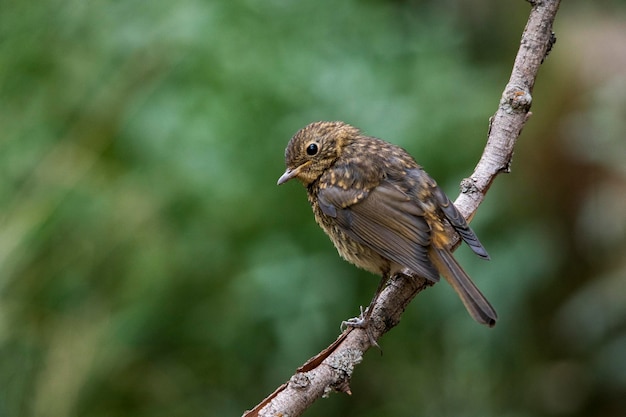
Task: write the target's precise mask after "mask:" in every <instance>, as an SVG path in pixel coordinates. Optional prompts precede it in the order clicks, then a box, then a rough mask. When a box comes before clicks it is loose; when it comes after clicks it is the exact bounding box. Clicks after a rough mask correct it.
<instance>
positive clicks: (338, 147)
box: [278, 122, 360, 185]
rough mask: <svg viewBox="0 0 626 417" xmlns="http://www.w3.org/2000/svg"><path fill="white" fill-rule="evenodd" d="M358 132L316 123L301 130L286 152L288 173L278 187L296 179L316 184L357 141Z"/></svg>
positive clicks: (340, 125)
mask: <svg viewBox="0 0 626 417" xmlns="http://www.w3.org/2000/svg"><path fill="white" fill-rule="evenodd" d="M359 134H360V132H359V130H358V129H357V128H355V127H353V126H350V125H349V124H346V123H344V122H315V123H311V124H310V125H308V126H305V127H304V128H302V129H300V130H299V131H298V132H297V133H296V134H295V135H293V137H292V138H291V140H290V141H289V144H288V145H287V149H285V165H286V166H287V169H286V170H285V173H284V174H283V175H281V177H280V178H279V179H278V185H280V184H284V183H286V182H287V181H289V180H290V179H292V178H297V179H298V180H300V181H301V182H302V183H303V184H304V185H309V184H311V183H312V182H314V181H315V180H317V179H318V178H319V177H320V176H321V175H322V174H323V173H324V171H326V170H327V169H328V168H330V167H331V166H332V165H333V164H334V163H335V161H336V160H337V158H338V157H339V156H340V155H341V152H342V149H343V148H344V146H346V145H347V144H348V143H349V142H350V141H351V140H353V139H354V138H356V137H358V136H359Z"/></svg>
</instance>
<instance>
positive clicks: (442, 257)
mask: <svg viewBox="0 0 626 417" xmlns="http://www.w3.org/2000/svg"><path fill="white" fill-rule="evenodd" d="M429 255H430V259H431V261H432V262H433V264H434V265H435V267H437V269H438V270H439V273H440V274H441V275H443V277H444V278H445V279H446V281H448V283H449V284H450V285H451V286H452V288H454V290H455V291H456V293H457V294H458V295H459V297H460V298H461V301H463V304H464V305H465V308H466V309H467V312H468V313H469V314H470V316H472V317H473V318H474V320H476V321H477V322H479V323H481V324H486V325H487V326H489V327H493V326H494V325H495V324H496V319H497V318H498V315H497V314H496V311H495V310H494V309H493V307H492V306H491V304H490V303H489V301H487V299H486V298H485V296H484V295H483V294H482V293H481V292H480V290H479V289H478V288H477V287H476V285H474V283H473V282H472V280H471V278H470V277H469V276H468V275H467V274H466V273H465V271H464V270H463V268H461V265H459V263H458V262H457V261H456V259H454V257H453V256H452V253H450V252H449V251H448V250H447V249H438V248H434V247H431V250H430V251H429Z"/></svg>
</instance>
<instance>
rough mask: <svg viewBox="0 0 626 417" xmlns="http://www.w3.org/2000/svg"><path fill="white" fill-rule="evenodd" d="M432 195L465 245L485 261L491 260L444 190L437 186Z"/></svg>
mask: <svg viewBox="0 0 626 417" xmlns="http://www.w3.org/2000/svg"><path fill="white" fill-rule="evenodd" d="M432 195H433V196H434V197H435V200H436V201H437V204H438V205H439V208H440V209H441V211H442V212H443V214H444V215H445V216H446V219H448V221H449V222H450V224H451V225H452V227H454V230H456V232H457V233H458V234H459V235H460V236H461V238H462V239H463V240H464V241H465V243H467V244H468V245H469V247H470V248H471V249H472V250H473V251H474V253H475V254H476V255H478V256H480V257H481V258H484V259H489V254H487V251H486V250H485V248H484V247H483V245H482V244H481V243H480V241H479V240H478V237H477V236H476V234H475V233H474V231H473V230H472V229H471V228H470V227H469V225H468V224H467V222H466V221H465V218H464V217H463V215H462V214H461V212H459V210H458V209H457V208H456V207H455V206H454V204H453V203H452V201H450V199H449V198H448V196H447V195H446V194H445V193H444V192H443V190H442V189H441V188H439V187H438V186H436V185H435V187H434V188H433V189H432Z"/></svg>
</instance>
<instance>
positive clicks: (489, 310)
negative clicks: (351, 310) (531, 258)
mask: <svg viewBox="0 0 626 417" xmlns="http://www.w3.org/2000/svg"><path fill="white" fill-rule="evenodd" d="M285 164H286V166H287V169H286V171H285V173H284V174H283V175H282V176H281V177H280V178H279V179H278V184H279V185H280V184H284V183H285V182H287V181H289V180H291V179H293V178H297V179H298V180H300V182H302V184H303V185H304V186H305V187H306V189H307V194H308V199H309V203H310V204H311V207H312V208H313V213H314V215H315V220H316V221H317V223H318V224H319V225H320V226H321V227H322V229H324V231H325V232H326V234H327V235H328V236H329V237H330V240H332V242H333V244H334V245H335V247H336V248H337V251H338V252H339V254H340V255H341V256H342V257H343V258H344V259H346V260H347V261H348V262H351V263H352V264H354V265H356V266H358V267H360V268H363V269H366V270H368V271H370V272H373V273H375V274H379V275H381V276H382V279H381V283H380V285H379V287H378V290H377V292H376V295H375V296H374V300H373V302H374V301H375V300H376V298H377V296H378V294H379V293H380V291H381V290H382V289H383V288H384V285H385V283H386V281H387V280H388V279H389V277H391V276H393V275H394V274H397V273H404V274H408V275H418V276H420V277H423V278H425V279H427V280H430V281H433V282H437V281H439V276H440V275H443V277H444V278H445V279H446V280H447V281H448V283H449V284H450V285H451V286H452V288H454V290H455V291H456V292H457V294H458V295H459V297H460V298H461V301H462V302H463V304H464V305H465V308H466V309H467V311H468V312H469V314H470V315H471V316H472V317H473V318H474V320H476V321H477V322H479V323H481V324H485V325H487V326H490V327H491V326H493V325H495V323H496V319H497V315H496V312H495V310H494V309H493V307H492V306H491V304H490V303H489V301H487V299H486V298H485V296H484V295H483V294H482V293H481V292H480V291H479V290H478V288H477V287H476V285H474V283H473V282H472V280H471V279H470V277H469V276H468V275H467V274H466V273H465V271H464V270H463V268H461V266H460V265H459V264H458V262H457V261H456V260H455V259H454V257H453V256H452V253H451V252H450V251H449V250H448V244H449V243H450V240H451V239H450V237H449V236H448V234H447V233H446V231H445V226H446V224H449V225H450V226H452V228H454V230H455V231H456V232H457V233H458V234H459V235H460V236H461V238H462V239H463V240H464V241H465V242H466V243H467V244H468V245H469V247H470V248H471V249H472V250H473V251H474V252H475V253H476V254H477V255H478V256H480V257H481V258H484V259H489V255H488V254H487V251H486V250H485V249H484V248H483V246H482V245H481V243H480V241H479V240H478V238H477V237H476V235H475V234H474V232H473V231H472V229H470V227H469V226H468V225H467V222H466V221H465V219H464V218H463V216H462V215H461V213H460V212H459V211H458V210H457V208H456V207H455V206H454V204H452V202H451V201H450V199H449V198H448V197H447V196H446V195H445V194H444V192H443V191H442V190H441V188H439V187H438V186H437V183H436V182H435V180H433V179H432V178H431V177H430V176H429V175H428V174H427V173H426V172H425V171H424V170H423V169H422V167H421V166H419V165H418V164H417V163H416V162H415V160H414V159H413V158H412V157H411V156H410V155H409V154H408V153H407V152H406V151H405V150H404V149H402V148H400V147H398V146H395V145H392V144H390V143H388V142H385V141H383V140H381V139H377V138H373V137H369V136H365V135H363V134H362V133H361V132H360V131H359V129H357V128H355V127H353V126H350V125H348V124H346V123H343V122H315V123H311V124H310V125H308V126H306V127H304V128H303V129H301V130H299V131H298V132H297V133H296V134H295V135H294V136H293V137H292V138H291V140H290V141H289V144H288V145H287V149H286V150H285ZM372 307H373V304H371V305H370V308H369V309H368V311H367V315H366V316H365V317H363V315H362V317H361V319H360V320H358V319H357V320H352V321H349V322H347V324H348V325H350V326H355V327H366V326H367V319H368V318H369V314H371V309H372Z"/></svg>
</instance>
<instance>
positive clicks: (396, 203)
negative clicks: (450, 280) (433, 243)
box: [318, 181, 439, 281]
mask: <svg viewBox="0 0 626 417" xmlns="http://www.w3.org/2000/svg"><path fill="white" fill-rule="evenodd" d="M318 201H319V204H320V208H321V210H322V211H323V212H324V214H326V215H328V216H331V217H334V218H335V219H336V221H337V224H338V225H339V227H341V228H342V230H343V231H344V232H345V233H346V234H347V235H348V236H350V237H351V238H352V239H354V240H355V241H357V242H359V243H361V244H362V245H365V246H368V247H369V248H371V249H373V250H374V251H376V252H377V253H379V254H380V255H382V256H384V257H385V258H387V259H389V260H391V261H393V262H395V263H397V264H399V265H402V266H403V267H406V268H408V269H410V270H411V271H413V272H415V273H416V274H418V275H420V276H422V277H424V278H427V279H429V280H432V281H438V280H439V273H438V272H437V269H436V268H435V267H434V266H433V264H432V263H431V261H430V259H429V258H428V246H429V245H430V227H429V226H428V223H426V220H424V217H423V216H424V213H423V211H422V209H421V208H420V207H419V205H417V204H415V202H412V201H411V199H410V198H409V196H407V195H406V194H405V193H404V192H402V190H400V189H399V188H397V187H396V186H395V185H393V184H392V183H390V182H388V181H383V182H382V183H381V184H379V185H378V186H377V187H375V188H373V189H372V190H370V191H369V192H367V191H364V190H362V189H347V190H346V189H343V188H341V187H336V186H331V187H326V188H323V189H321V190H320V191H319V193H318Z"/></svg>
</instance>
